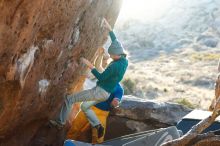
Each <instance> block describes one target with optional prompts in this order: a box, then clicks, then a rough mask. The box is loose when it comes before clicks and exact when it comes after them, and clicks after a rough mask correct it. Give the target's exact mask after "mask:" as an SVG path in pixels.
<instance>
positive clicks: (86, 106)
mask: <svg viewBox="0 0 220 146" xmlns="http://www.w3.org/2000/svg"><path fill="white" fill-rule="evenodd" d="M97 103H99V102H98V101H87V102H83V103H82V104H81V109H82V111H83V112H84V113H85V115H86V117H87V119H88V120H89V123H90V124H91V125H92V127H95V126H97V125H99V124H100V121H99V119H98V117H97V116H96V114H95V112H94V111H93V110H92V109H91V107H92V106H93V105H96V104H97Z"/></svg>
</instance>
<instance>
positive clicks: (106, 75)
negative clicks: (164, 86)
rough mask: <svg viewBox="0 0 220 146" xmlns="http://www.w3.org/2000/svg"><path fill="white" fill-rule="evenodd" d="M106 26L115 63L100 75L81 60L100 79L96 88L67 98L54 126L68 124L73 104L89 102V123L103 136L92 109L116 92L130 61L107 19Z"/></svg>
mask: <svg viewBox="0 0 220 146" xmlns="http://www.w3.org/2000/svg"><path fill="white" fill-rule="evenodd" d="M104 26H105V27H106V28H107V29H108V31H109V34H110V37H111V40H112V43H111V45H110V47H109V48H108V53H109V54H110V57H111V58H112V59H113V61H112V62H111V63H110V64H109V65H108V67H107V68H106V69H105V70H104V72H102V73H99V72H98V71H97V69H96V68H95V67H94V66H93V64H92V63H91V62H89V61H88V60H87V59H85V58H81V61H82V62H83V63H84V64H86V65H87V66H88V67H89V69H91V72H92V74H93V75H94V76H95V77H96V78H97V79H98V81H97V84H96V87H94V88H92V89H89V90H84V91H82V92H79V93H77V94H70V95H67V96H65V102H64V104H63V106H62V108H61V111H60V114H59V117H58V118H57V119H56V120H50V123H51V124H52V125H54V126H56V127H60V128H62V127H63V126H64V125H65V123H66V119H67V118H68V115H69V113H70V111H71V107H72V105H73V103H76V102H83V101H87V102H84V103H82V107H83V108H84V112H85V114H86V116H87V117H88V119H93V120H91V121H89V122H90V124H91V125H92V127H94V128H96V129H97V131H98V137H102V136H103V131H104V128H103V126H102V125H101V124H100V122H99V120H97V117H96V115H95V113H94V112H93V111H92V110H91V109H90V107H91V106H93V105H95V104H97V103H99V102H102V101H105V100H107V99H108V98H109V96H110V94H111V93H113V92H114V91H115V87H116V85H117V84H118V83H119V82H120V81H121V80H122V78H123V76H124V74H125V71H126V69H127V66H128V60H127V59H126V53H125V51H124V48H123V46H122V45H121V43H120V42H119V41H118V40H117V38H116V36H115V34H114V32H113V30H112V28H111V26H110V25H109V23H108V22H107V20H106V19H104Z"/></svg>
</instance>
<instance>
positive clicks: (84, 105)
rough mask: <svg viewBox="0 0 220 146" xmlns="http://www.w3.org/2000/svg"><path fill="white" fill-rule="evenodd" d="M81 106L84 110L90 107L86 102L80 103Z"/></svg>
mask: <svg viewBox="0 0 220 146" xmlns="http://www.w3.org/2000/svg"><path fill="white" fill-rule="evenodd" d="M80 108H81V110H82V111H83V112H85V111H87V110H88V109H89V106H88V105H87V104H86V102H83V103H82V104H81V105H80Z"/></svg>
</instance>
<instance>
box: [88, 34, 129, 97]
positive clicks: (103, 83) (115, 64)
mask: <svg viewBox="0 0 220 146" xmlns="http://www.w3.org/2000/svg"><path fill="white" fill-rule="evenodd" d="M109 34H110V37H111V40H112V41H114V40H115V39H116V36H115V34H114V32H113V31H111V32H109ZM127 67H128V60H127V59H126V58H125V57H121V58H120V59H119V60H115V61H112V62H111V63H110V64H109V66H108V67H107V68H106V69H105V71H104V72H103V73H99V72H98V71H97V70H96V69H95V68H94V69H92V71H91V72H92V74H93V75H94V76H95V77H96V78H97V79H98V81H97V86H100V87H101V88H103V89H104V90H105V91H107V92H109V93H113V92H114V90H115V87H116V85H117V84H118V83H119V82H120V81H121V80H122V78H123V76H124V74H125V71H126V69H127Z"/></svg>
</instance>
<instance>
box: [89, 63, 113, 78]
mask: <svg viewBox="0 0 220 146" xmlns="http://www.w3.org/2000/svg"><path fill="white" fill-rule="evenodd" d="M91 72H92V74H93V75H94V76H95V77H96V78H97V79H98V80H99V81H104V80H106V79H107V78H109V76H111V75H112V74H113V65H111V66H109V67H107V68H106V69H105V71H104V72H102V73H100V72H98V71H97V69H95V68H94V69H92V71H91Z"/></svg>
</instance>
